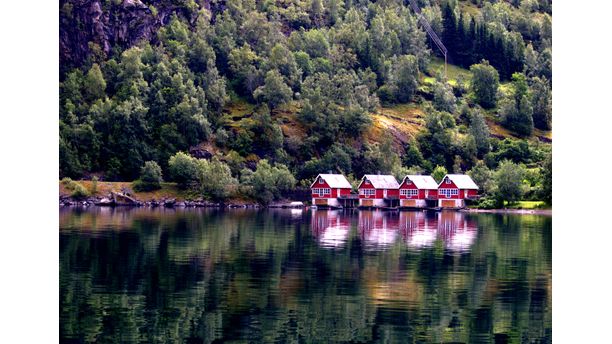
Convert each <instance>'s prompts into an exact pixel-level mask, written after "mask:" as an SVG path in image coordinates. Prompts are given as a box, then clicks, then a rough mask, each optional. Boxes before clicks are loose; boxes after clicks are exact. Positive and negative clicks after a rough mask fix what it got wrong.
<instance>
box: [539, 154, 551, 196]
mask: <svg viewBox="0 0 612 344" xmlns="http://www.w3.org/2000/svg"><path fill="white" fill-rule="evenodd" d="M541 171H542V190H541V197H542V199H544V201H546V202H547V203H548V204H552V201H553V199H552V154H549V155H548V156H547V157H546V160H544V165H543V166H542V170H541Z"/></svg>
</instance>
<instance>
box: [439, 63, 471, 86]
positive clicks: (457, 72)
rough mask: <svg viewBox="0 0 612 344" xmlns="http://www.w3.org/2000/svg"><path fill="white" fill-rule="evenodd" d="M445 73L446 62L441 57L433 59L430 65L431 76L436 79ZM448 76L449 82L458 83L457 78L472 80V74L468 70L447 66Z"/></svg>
mask: <svg viewBox="0 0 612 344" xmlns="http://www.w3.org/2000/svg"><path fill="white" fill-rule="evenodd" d="M440 72H442V73H444V60H443V59H441V58H439V57H432V58H431V61H430V63H429V75H430V76H432V77H435V76H436V75H437V74H438V73H440ZM446 73H447V74H446V76H447V78H448V80H449V82H455V83H456V82H457V78H459V77H462V78H463V79H464V80H466V81H467V80H470V79H471V78H472V73H470V71H469V70H468V69H465V68H462V67H459V66H455V65H452V64H447V66H446Z"/></svg>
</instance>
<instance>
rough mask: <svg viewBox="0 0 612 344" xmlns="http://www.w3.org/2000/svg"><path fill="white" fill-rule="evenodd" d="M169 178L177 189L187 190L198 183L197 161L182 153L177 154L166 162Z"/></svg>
mask: <svg viewBox="0 0 612 344" xmlns="http://www.w3.org/2000/svg"><path fill="white" fill-rule="evenodd" d="M168 166H169V169H170V176H171V177H172V180H173V181H175V182H176V183H177V184H178V186H179V188H181V189H187V187H189V186H193V184H197V182H198V165H197V159H196V158H194V157H191V156H189V155H188V154H185V153H183V152H178V153H176V154H174V155H173V156H172V157H170V160H169V161H168Z"/></svg>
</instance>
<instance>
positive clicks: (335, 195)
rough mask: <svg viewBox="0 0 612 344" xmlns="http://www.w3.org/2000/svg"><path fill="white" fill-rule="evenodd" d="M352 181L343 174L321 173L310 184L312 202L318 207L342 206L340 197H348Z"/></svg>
mask: <svg viewBox="0 0 612 344" xmlns="http://www.w3.org/2000/svg"><path fill="white" fill-rule="evenodd" d="M351 188H352V187H351V183H349V181H348V180H347V179H346V177H344V176H343V175H342V174H319V175H318V176H317V178H316V179H315V181H314V182H313V183H312V185H310V190H311V196H312V204H313V205H316V206H318V207H331V208H340V207H342V204H341V202H340V201H339V200H338V199H343V198H348V197H350V194H351Z"/></svg>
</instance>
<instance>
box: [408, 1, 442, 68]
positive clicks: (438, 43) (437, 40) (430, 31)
mask: <svg viewBox="0 0 612 344" xmlns="http://www.w3.org/2000/svg"><path fill="white" fill-rule="evenodd" d="M410 7H412V10H413V11H414V13H415V14H416V16H417V18H418V19H419V23H421V26H422V27H423V28H424V29H425V32H427V34H428V35H429V38H431V40H432V41H433V42H434V43H435V44H436V46H437V47H438V49H440V51H441V52H442V54H443V55H444V77H446V64H447V58H446V57H447V54H448V50H447V49H446V47H445V46H444V43H442V40H441V39H440V37H438V35H437V34H436V32H435V31H434V30H433V29H432V28H431V25H429V22H428V21H427V19H425V17H424V16H423V14H422V13H421V9H420V8H419V5H418V4H417V2H416V0H410Z"/></svg>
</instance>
